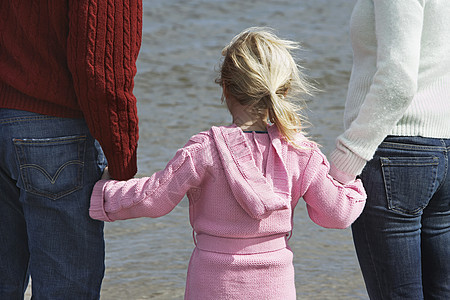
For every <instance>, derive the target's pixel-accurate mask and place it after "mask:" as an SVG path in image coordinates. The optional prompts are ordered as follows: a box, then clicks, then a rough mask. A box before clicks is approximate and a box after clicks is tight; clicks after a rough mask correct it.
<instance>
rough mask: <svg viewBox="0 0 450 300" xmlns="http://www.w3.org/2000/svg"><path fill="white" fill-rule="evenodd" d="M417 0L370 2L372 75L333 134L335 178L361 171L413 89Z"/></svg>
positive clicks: (417, 41)
mask: <svg viewBox="0 0 450 300" xmlns="http://www.w3.org/2000/svg"><path fill="white" fill-rule="evenodd" d="M422 2H423V1H421V0H395V1H392V0H373V4H374V15H375V32H376V43H377V58H376V73H375V75H374V76H373V79H372V84H371V86H370V89H369V91H368V93H367V95H366V96H365V99H364V102H363V105H362V106H361V108H360V111H359V113H358V116H357V117H356V119H355V120H354V121H353V122H352V123H351V125H350V126H349V128H348V129H347V130H346V131H345V132H344V133H343V134H342V135H341V136H339V137H338V139H337V145H336V149H335V150H334V151H333V153H332V154H331V156H330V158H331V161H332V168H331V174H332V175H333V177H335V178H336V179H338V180H339V181H342V182H347V181H348V180H350V179H351V178H353V177H354V176H355V175H358V174H360V172H361V171H362V169H363V168H364V166H365V164H366V162H367V161H368V160H370V159H371V158H372V157H373V154H374V153H375V151H376V148H377V147H378V145H379V144H380V143H381V142H382V141H383V139H384V138H385V137H386V136H387V135H388V134H389V133H390V132H391V130H392V128H393V127H394V126H395V124H396V123H397V122H398V121H399V120H400V119H401V117H402V115H403V114H404V112H405V111H406V109H407V108H408V106H409V105H410V103H411V101H412V99H413V97H414V95H415V93H416V91H417V79H418V71H419V59H420V41H421V32H422V24H423V3H422ZM360 34H361V33H360Z"/></svg>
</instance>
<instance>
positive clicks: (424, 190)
mask: <svg viewBox="0 0 450 300" xmlns="http://www.w3.org/2000/svg"><path fill="white" fill-rule="evenodd" d="M380 160H381V168H382V171H383V179H384V184H385V190H386V196H387V201H388V208H389V209H392V210H396V211H399V212H402V213H406V214H410V215H417V214H419V213H420V212H421V211H422V210H423V209H424V208H425V207H426V206H427V205H428V202H429V201H430V199H431V197H432V196H433V193H434V190H435V188H436V185H437V182H436V180H437V171H438V164H439V158H438V157H434V156H431V157H380Z"/></svg>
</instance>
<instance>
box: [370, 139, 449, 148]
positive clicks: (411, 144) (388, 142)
mask: <svg viewBox="0 0 450 300" xmlns="http://www.w3.org/2000/svg"><path fill="white" fill-rule="evenodd" d="M379 148H389V149H399V150H415V151H449V150H450V139H440V138H428V137H420V136H388V137H386V138H385V139H384V141H383V142H382V143H381V144H380V146H379Z"/></svg>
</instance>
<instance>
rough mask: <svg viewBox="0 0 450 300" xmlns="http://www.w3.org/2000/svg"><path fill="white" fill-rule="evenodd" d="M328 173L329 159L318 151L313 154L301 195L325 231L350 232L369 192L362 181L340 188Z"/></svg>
mask: <svg viewBox="0 0 450 300" xmlns="http://www.w3.org/2000/svg"><path fill="white" fill-rule="evenodd" d="M329 170H330V166H329V163H328V161H327V159H326V157H325V156H324V155H323V154H322V153H321V152H320V151H319V150H315V151H313V152H312V155H311V157H310V159H309V162H308V164H307V166H306V168H305V172H304V175H303V179H302V184H301V195H303V199H304V200H305V202H306V205H307V210H308V214H309V217H310V218H311V220H312V221H313V222H314V223H316V224H318V225H320V226H322V227H326V228H339V229H343V228H347V227H349V226H350V225H351V224H352V223H353V222H354V221H355V220H356V219H357V218H358V216H359V215H360V214H361V212H362V210H363V208H364V205H365V203H366V198H367V196H366V192H365V190H364V188H363V185H362V182H361V181H360V180H359V179H357V180H355V179H353V180H351V181H349V182H347V183H346V184H341V183H339V182H337V181H336V180H334V179H333V178H332V177H331V176H330V175H329V174H328V172H329Z"/></svg>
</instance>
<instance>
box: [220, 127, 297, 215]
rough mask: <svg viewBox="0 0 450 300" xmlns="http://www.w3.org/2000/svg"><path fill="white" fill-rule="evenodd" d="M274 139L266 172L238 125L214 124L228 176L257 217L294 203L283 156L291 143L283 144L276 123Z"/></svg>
mask: <svg viewBox="0 0 450 300" xmlns="http://www.w3.org/2000/svg"><path fill="white" fill-rule="evenodd" d="M268 132H269V136H270V139H271V142H272V143H271V147H270V148H269V154H268V161H267V167H266V174H263V172H262V171H261V170H259V169H258V168H257V166H256V164H255V161H254V159H253V156H252V152H251V148H250V146H249V145H248V144H247V141H246V139H245V137H244V133H243V132H242V130H241V129H240V128H238V127H237V126H236V125H232V126H229V127H212V128H211V133H212V136H213V138H214V141H215V143H216V147H217V150H218V152H219V155H220V159H221V161H222V165H223V167H224V169H225V170H224V171H225V174H226V178H227V181H228V184H229V185H230V188H231V190H232V193H233V195H234V197H235V198H236V200H237V202H238V203H239V204H240V206H241V207H242V208H243V209H244V210H245V211H246V212H247V213H248V214H249V215H250V216H251V217H252V218H255V219H262V218H265V217H267V216H268V215H269V214H270V213H271V212H273V211H276V210H281V209H287V208H289V207H290V205H289V203H290V201H291V197H290V193H289V191H290V186H289V181H288V174H287V171H286V166H285V165H284V162H283V157H286V153H283V151H284V152H286V151H287V147H281V140H280V138H281V137H280V134H279V132H278V130H277V128H276V126H271V127H268Z"/></svg>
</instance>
